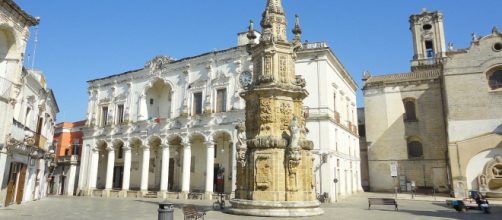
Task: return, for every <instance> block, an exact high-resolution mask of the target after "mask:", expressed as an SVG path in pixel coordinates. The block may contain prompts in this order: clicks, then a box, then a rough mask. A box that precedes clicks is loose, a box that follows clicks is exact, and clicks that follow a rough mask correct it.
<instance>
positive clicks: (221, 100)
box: [216, 89, 227, 112]
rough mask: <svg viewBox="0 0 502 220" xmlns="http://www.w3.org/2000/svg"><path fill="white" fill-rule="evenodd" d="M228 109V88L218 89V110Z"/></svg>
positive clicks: (224, 110)
mask: <svg viewBox="0 0 502 220" xmlns="http://www.w3.org/2000/svg"><path fill="white" fill-rule="evenodd" d="M226 111H227V89H218V90H217V91H216V112H226Z"/></svg>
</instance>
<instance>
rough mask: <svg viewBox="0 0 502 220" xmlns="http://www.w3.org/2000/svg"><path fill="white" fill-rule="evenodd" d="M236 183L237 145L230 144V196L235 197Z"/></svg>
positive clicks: (234, 143)
mask: <svg viewBox="0 0 502 220" xmlns="http://www.w3.org/2000/svg"><path fill="white" fill-rule="evenodd" d="M236 181H237V143H236V141H233V142H232V182H231V184H232V196H233V195H235V189H237V187H236V183H237V182H236Z"/></svg>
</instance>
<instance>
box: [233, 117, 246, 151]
mask: <svg viewBox="0 0 502 220" xmlns="http://www.w3.org/2000/svg"><path fill="white" fill-rule="evenodd" d="M235 129H237V148H246V124H245V123H244V122H241V123H239V124H238V125H237V126H235Z"/></svg>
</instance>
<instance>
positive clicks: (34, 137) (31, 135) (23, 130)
mask: <svg viewBox="0 0 502 220" xmlns="http://www.w3.org/2000/svg"><path fill="white" fill-rule="evenodd" d="M10 135H11V138H14V139H16V140H17V141H19V142H20V143H23V144H24V145H33V146H36V147H38V148H40V149H42V150H45V151H47V150H48V149H47V148H46V144H47V138H46V137H44V136H43V135H41V134H37V133H35V132H34V131H32V130H31V129H30V128H28V127H26V126H24V125H23V124H22V123H21V122H19V121H17V120H15V119H14V120H13V122H12V127H11V134H10Z"/></svg>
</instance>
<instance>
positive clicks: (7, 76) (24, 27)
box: [0, 0, 59, 207]
mask: <svg viewBox="0 0 502 220" xmlns="http://www.w3.org/2000/svg"><path fill="white" fill-rule="evenodd" d="M38 22H39V21H38V19H36V18H34V17H32V16H30V15H29V14H27V13H26V12H25V11H23V10H22V9H21V8H20V7H19V6H18V5H17V4H16V3H15V2H13V1H10V0H5V1H2V2H1V3H0V112H1V113H2V117H0V207H4V206H8V205H11V204H14V203H16V204H21V203H24V202H27V201H32V200H37V199H40V198H43V197H44V196H45V195H46V187H47V184H46V180H47V175H48V170H47V167H48V165H49V161H50V156H49V155H50V154H49V152H48V151H49V146H51V142H52V136H53V132H54V128H53V126H54V121H55V118H56V113H57V112H58V111H59V110H58V107H57V103H56V101H55V98H54V95H53V93H52V91H51V90H50V89H49V88H48V87H47V85H46V82H45V79H44V77H43V75H42V74H41V73H40V72H39V71H32V70H26V69H24V68H23V59H24V54H25V50H26V43H27V41H28V38H29V28H30V27H31V26H35V25H38Z"/></svg>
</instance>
